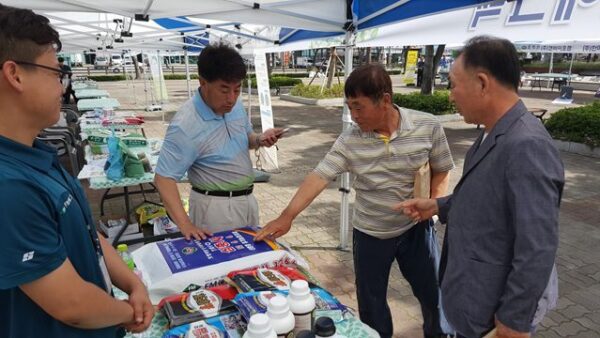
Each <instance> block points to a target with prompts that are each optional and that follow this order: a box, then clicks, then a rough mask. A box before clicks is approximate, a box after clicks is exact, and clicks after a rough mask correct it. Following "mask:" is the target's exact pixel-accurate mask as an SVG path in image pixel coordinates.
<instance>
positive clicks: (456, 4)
mask: <svg viewBox="0 0 600 338" xmlns="http://www.w3.org/2000/svg"><path fill="white" fill-rule="evenodd" d="M347 1H349V2H351V4H350V3H349V4H348V6H347V7H348V8H351V9H352V13H347V17H349V18H352V20H353V21H354V27H355V28H356V29H357V30H358V31H361V30H365V29H369V28H373V27H376V26H381V25H385V24H392V23H395V22H399V21H403V20H409V19H413V18H417V17H420V16H425V15H432V14H437V13H441V12H445V11H450V10H457V9H460V8H464V7H473V8H475V7H476V6H477V5H481V4H485V3H491V2H494V1H493V0H443V1H434V0H408V1H406V2H405V3H403V4H401V5H398V6H397V7H395V8H392V9H390V10H389V11H387V12H384V13H381V14H379V15H375V16H373V18H370V19H367V20H365V21H364V22H363V21H362V20H364V19H365V18H368V17H369V16H371V15H373V14H375V13H377V12H379V11H381V10H384V9H385V8H387V7H390V6H393V5H394V4H396V3H401V2H404V1H403V0H347ZM496 1H497V0H496ZM357 23H358V26H357ZM343 29H344V28H343V27H340V30H343ZM291 31H293V30H292V29H285V30H284V29H282V32H281V33H280V35H279V38H280V43H281V44H285V43H290V42H295V41H300V40H308V39H318V38H324V37H331V36H340V35H343V34H344V33H341V32H340V31H337V32H332V31H330V32H323V31H309V30H297V31H296V32H294V33H293V34H291V35H290V36H289V37H287V38H285V37H286V36H287V35H288V34H289V33H290V32H291Z"/></svg>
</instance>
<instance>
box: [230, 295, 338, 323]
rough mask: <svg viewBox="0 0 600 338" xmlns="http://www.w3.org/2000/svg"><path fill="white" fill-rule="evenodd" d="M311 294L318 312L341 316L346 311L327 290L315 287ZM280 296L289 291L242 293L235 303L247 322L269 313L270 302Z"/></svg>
mask: <svg viewBox="0 0 600 338" xmlns="http://www.w3.org/2000/svg"><path fill="white" fill-rule="evenodd" d="M310 292H311V293H312V294H313V296H314V297H315V303H316V311H324V310H326V311H329V312H332V313H339V314H340V315H341V314H342V313H343V312H345V311H346V307H345V306H344V305H343V304H342V303H340V301H339V300H337V298H335V297H334V296H333V295H332V294H330V293H329V292H327V291H326V290H324V289H322V288H319V287H314V288H311V289H310ZM278 294H279V295H281V294H283V295H285V296H287V291H283V290H273V291H261V292H247V293H240V294H238V295H237V296H235V298H234V299H233V302H234V303H235V305H236V306H237V308H238V310H239V311H240V313H241V314H242V316H244V318H245V319H246V320H250V317H252V315H253V314H256V313H265V312H267V306H268V304H269V300H270V299H271V298H273V297H275V296H276V295H278Z"/></svg>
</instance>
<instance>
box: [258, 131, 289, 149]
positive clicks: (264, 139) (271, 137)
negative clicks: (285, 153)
mask: <svg viewBox="0 0 600 338" xmlns="http://www.w3.org/2000/svg"><path fill="white" fill-rule="evenodd" d="M281 135H283V128H271V129H267V130H265V131H264V132H263V133H262V134H260V136H259V138H258V143H259V145H260V146H261V147H270V146H272V145H274V144H275V143H277V140H279V138H280V137H281Z"/></svg>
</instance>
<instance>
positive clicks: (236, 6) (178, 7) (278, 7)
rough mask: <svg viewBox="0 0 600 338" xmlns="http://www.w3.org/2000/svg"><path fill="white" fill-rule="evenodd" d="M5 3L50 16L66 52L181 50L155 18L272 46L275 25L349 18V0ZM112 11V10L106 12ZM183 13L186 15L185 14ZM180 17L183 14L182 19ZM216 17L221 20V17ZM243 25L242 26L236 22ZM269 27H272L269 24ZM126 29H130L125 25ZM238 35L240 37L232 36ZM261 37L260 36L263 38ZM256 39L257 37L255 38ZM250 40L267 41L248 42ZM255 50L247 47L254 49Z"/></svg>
mask: <svg viewBox="0 0 600 338" xmlns="http://www.w3.org/2000/svg"><path fill="white" fill-rule="evenodd" d="M2 2H3V4H5V5H8V6H16V7H22V8H29V9H32V10H34V11H36V12H39V13H41V14H44V15H46V16H48V17H49V18H51V21H52V24H53V25H54V26H55V27H56V28H57V29H58V30H59V32H60V34H61V41H62V42H63V44H64V49H65V50H73V51H79V50H82V49H95V48H97V47H102V46H106V45H111V44H112V45H113V47H114V48H115V49H181V48H182V47H183V46H185V44H184V43H183V38H182V36H181V35H180V33H179V31H178V29H165V28H163V27H161V26H159V25H158V24H156V23H155V22H154V21H153V20H154V19H161V18H172V19H174V20H184V21H189V22H193V23H194V24H198V25H199V26H198V29H197V30H196V31H190V32H187V33H186V35H195V34H200V33H204V32H206V29H204V25H206V24H210V25H212V27H211V28H210V29H209V31H210V35H211V36H212V38H213V39H227V40H230V41H236V43H240V44H241V45H242V46H247V47H250V46H253V47H254V46H258V47H266V46H269V45H273V42H274V41H275V40H276V39H277V34H275V33H273V30H272V28H270V27H273V26H278V27H289V28H297V29H311V30H317V31H319V30H324V31H339V32H340V33H343V32H344V31H343V29H342V27H343V25H344V23H345V22H346V13H345V11H343V10H340V8H345V4H346V1H345V0H254V1H247V0H201V1H199V0H176V1H173V0H172V1H166V0H127V1H122V0H103V1H97V0H19V1H17V0H3V1H2ZM108 13H110V14H108ZM144 16H148V18H149V19H150V21H136V20H135V19H136V17H138V18H139V17H144ZM181 16H185V18H181ZM178 17H179V18H178ZM114 19H120V20H122V22H123V23H124V24H125V25H126V26H128V24H129V23H131V29H130V30H129V31H130V32H132V33H133V37H132V38H128V37H124V38H123V40H124V42H123V43H122V44H114V43H112V42H114V39H115V38H117V39H119V38H120V34H119V33H120V30H118V29H117V30H115V28H116V23H113V20H114ZM217 20H218V21H217ZM238 23H243V24H244V25H243V27H242V28H241V29H239V30H238V29H236V28H235V26H234V25H236V24H238ZM265 26H268V28H265ZM126 30H127V27H126ZM235 33H237V34H239V35H237V36H240V38H239V39H238V38H234V37H233V36H234V34H235ZM261 36H262V39H261V38H260V37H261ZM255 37H259V39H258V40H256V38H255ZM250 40H256V41H263V42H262V43H261V42H258V43H249V41H250ZM251 49H252V48H246V50H247V52H251Z"/></svg>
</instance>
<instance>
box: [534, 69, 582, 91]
mask: <svg viewBox="0 0 600 338" xmlns="http://www.w3.org/2000/svg"><path fill="white" fill-rule="evenodd" d="M531 77H532V78H533V79H532V80H531V90H533V88H535V87H538V88H539V90H542V80H552V90H554V84H555V83H556V84H558V85H559V87H560V86H561V85H563V84H567V82H569V81H570V80H571V78H573V77H574V75H573V74H571V75H569V74H563V73H540V74H531Z"/></svg>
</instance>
